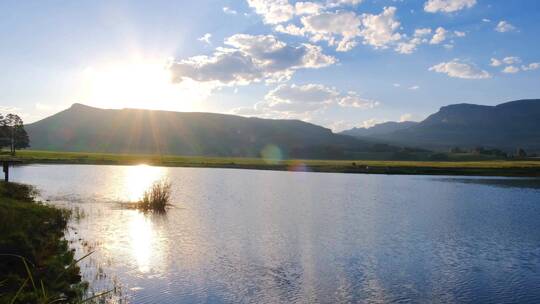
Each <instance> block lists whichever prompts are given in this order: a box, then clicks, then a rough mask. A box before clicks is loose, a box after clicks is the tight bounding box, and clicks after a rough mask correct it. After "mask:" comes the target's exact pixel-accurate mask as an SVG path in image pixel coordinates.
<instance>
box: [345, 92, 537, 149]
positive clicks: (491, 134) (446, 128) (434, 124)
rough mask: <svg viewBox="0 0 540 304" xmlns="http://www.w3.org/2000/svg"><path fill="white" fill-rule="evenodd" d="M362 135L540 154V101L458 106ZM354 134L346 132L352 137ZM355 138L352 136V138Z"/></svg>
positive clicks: (400, 141)
mask: <svg viewBox="0 0 540 304" xmlns="http://www.w3.org/2000/svg"><path fill="white" fill-rule="evenodd" d="M377 128H378V126H375V127H373V128H370V129H367V130H365V131H363V133H364V134H361V132H356V134H361V135H356V136H359V137H365V136H368V137H371V138H373V139H376V140H379V141H383V142H387V143H392V144H401V145H408V146H418V147H425V148H431V149H447V148H449V147H455V146H458V147H464V148H473V147H478V146H483V147H489V148H499V149H504V150H507V151H514V150H515V149H516V148H518V147H519V148H524V149H528V150H534V151H539V150H540V99H525V100H516V101H511V102H506V103H502V104H499V105H497V106H483V105H475V104H466V103H463V104H455V105H449V106H445V107H442V108H441V109H440V110H439V111H438V112H437V113H434V114H432V115H430V116H429V117H427V118H426V119H425V120H423V121H421V122H420V123H417V124H414V125H410V126H407V127H403V128H398V129H396V130H391V129H390V130H388V132H371V134H369V130H371V129H377ZM352 132H354V130H348V131H344V132H343V133H342V134H351V133H352ZM351 135H352V134H351Z"/></svg>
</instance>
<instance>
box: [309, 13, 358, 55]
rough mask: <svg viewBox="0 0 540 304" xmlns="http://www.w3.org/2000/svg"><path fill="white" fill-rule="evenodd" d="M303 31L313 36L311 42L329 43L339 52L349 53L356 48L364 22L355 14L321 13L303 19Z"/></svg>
mask: <svg viewBox="0 0 540 304" xmlns="http://www.w3.org/2000/svg"><path fill="white" fill-rule="evenodd" d="M301 22H302V25H303V30H304V31H305V32H306V33H309V34H310V35H311V38H310V39H311V41H313V42H318V41H321V40H324V41H327V42H328V44H329V45H331V46H336V49H337V50H338V51H348V50H351V49H352V48H353V47H354V46H356V44H357V42H356V41H355V38H356V37H357V36H359V35H360V28H359V27H360V25H361V23H362V21H361V20H360V18H359V17H358V16H357V15H356V14H355V13H353V12H337V13H321V14H316V15H311V16H305V17H302V19H301Z"/></svg>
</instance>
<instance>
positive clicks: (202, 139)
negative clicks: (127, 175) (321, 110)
mask: <svg viewBox="0 0 540 304" xmlns="http://www.w3.org/2000/svg"><path fill="white" fill-rule="evenodd" d="M26 128H27V131H28V134H29V136H30V141H31V146H32V149H42V150H58V151H88V152H114V153H152V154H153V153H161V154H179V155H205V156H257V157H258V156H260V152H261V150H262V149H263V148H264V147H265V146H267V145H270V144H272V145H275V146H277V147H279V148H280V149H281V151H282V153H283V155H284V156H285V157H287V156H288V157H307V158H311V157H323V158H341V157H344V155H345V154H346V153H347V152H350V151H361V150H366V149H367V150H369V145H368V144H365V143H364V142H362V141H360V140H357V139H355V138H352V137H349V136H343V135H336V134H333V133H332V132H331V131H330V130H329V129H326V128H323V127H320V126H316V125H313V124H310V123H306V122H302V121H298V120H270V119H259V118H245V117H240V116H234V115H224V114H213V113H180V112H168V111H150V110H136V109H122V110H109V109H107V110H106V109H98V108H93V107H88V106H85V105H81V104H74V105H73V106H72V107H71V108H69V109H67V110H65V111H62V112H60V113H57V114H55V115H53V116H50V117H48V118H45V119H43V120H41V121H38V122H35V123H33V124H30V125H28V126H26Z"/></svg>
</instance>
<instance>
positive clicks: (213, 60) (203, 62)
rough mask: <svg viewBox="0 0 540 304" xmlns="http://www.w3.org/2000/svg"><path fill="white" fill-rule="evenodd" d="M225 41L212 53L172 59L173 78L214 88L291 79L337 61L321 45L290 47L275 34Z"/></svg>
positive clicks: (235, 36)
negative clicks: (224, 45)
mask: <svg viewBox="0 0 540 304" xmlns="http://www.w3.org/2000/svg"><path fill="white" fill-rule="evenodd" d="M225 44H226V45H227V46H228V47H226V48H224V47H218V48H217V49H216V50H215V51H214V53H213V54H212V55H211V56H194V57H191V58H188V59H183V60H180V61H177V62H173V63H172V64H171V66H170V70H171V72H172V75H173V81H174V82H182V81H183V80H184V79H185V78H189V79H192V80H194V81H197V82H208V83H213V85H214V86H215V87H219V86H226V85H247V84H250V83H252V82H260V81H265V82H279V81H286V80H288V79H290V78H291V76H292V75H293V74H294V73H295V71H296V70H298V69H316V68H321V67H325V66H328V65H331V64H333V63H335V62H336V59H335V58H334V57H331V56H328V55H325V54H323V52H322V48H321V47H319V46H315V45H311V44H300V45H297V46H290V45H287V44H286V43H284V42H282V41H280V40H278V39H277V38H276V37H274V36H272V35H258V36H254V35H246V34H237V35H233V36H231V37H229V38H227V39H226V40H225Z"/></svg>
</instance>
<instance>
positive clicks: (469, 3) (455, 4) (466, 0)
mask: <svg viewBox="0 0 540 304" xmlns="http://www.w3.org/2000/svg"><path fill="white" fill-rule="evenodd" d="M475 4H476V0H428V1H427V2H426V3H424V10H425V11H426V12H429V13H436V12H444V13H451V12H455V11H459V10H462V9H464V8H471V7H473V6H474V5H475Z"/></svg>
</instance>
